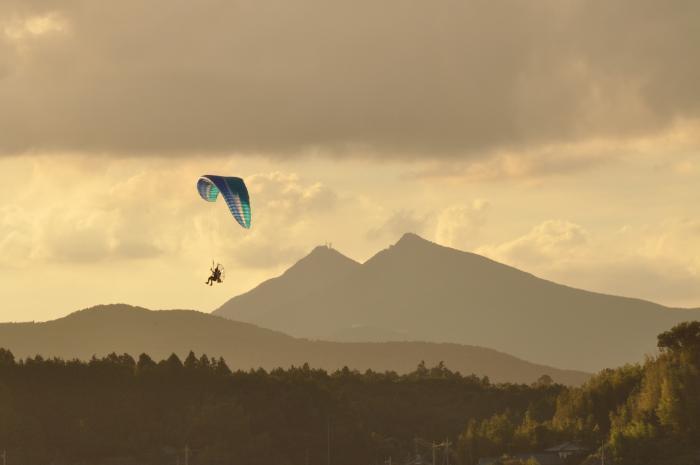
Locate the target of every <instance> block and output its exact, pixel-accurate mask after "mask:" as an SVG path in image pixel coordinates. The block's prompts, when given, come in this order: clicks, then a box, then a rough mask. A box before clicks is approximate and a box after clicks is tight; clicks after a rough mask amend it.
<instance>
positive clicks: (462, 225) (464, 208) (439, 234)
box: [435, 199, 490, 249]
mask: <svg viewBox="0 0 700 465" xmlns="http://www.w3.org/2000/svg"><path fill="white" fill-rule="evenodd" d="M489 210H490V204H489V202H488V201H486V200H483V199H476V200H473V201H472V202H471V203H470V204H468V205H452V206H449V207H447V208H445V209H443V210H442V211H440V213H439V214H438V216H437V219H436V225H435V240H436V241H437V242H438V243H440V244H443V245H447V246H450V247H455V248H458V249H467V248H470V247H472V246H474V245H475V244H476V243H477V241H478V239H479V232H480V230H481V228H482V226H483V225H484V223H485V222H486V218H487V217H488V213H489Z"/></svg>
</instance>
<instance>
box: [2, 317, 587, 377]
mask: <svg viewBox="0 0 700 465" xmlns="http://www.w3.org/2000/svg"><path fill="white" fill-rule="evenodd" d="M0 347H3V348H6V349H9V350H11V351H12V352H13V353H14V355H15V356H17V357H21V358H26V357H30V356H34V355H37V354H39V355H42V356H43V357H62V358H65V359H73V358H77V359H83V360H88V359H90V358H91V357H92V356H93V355H97V356H103V355H106V354H109V353H111V352H116V353H129V354H130V355H132V356H134V357H137V356H138V355H140V354H141V353H147V354H148V355H150V356H151V357H153V358H154V359H163V358H166V357H167V356H169V355H170V354H171V353H176V354H178V355H179V356H180V357H184V356H185V355H186V354H187V353H188V352H189V351H190V350H194V351H195V352H196V353H198V354H201V353H206V354H207V355H209V356H216V357H218V356H223V357H224V359H225V360H226V361H227V363H228V364H229V366H230V367H231V368H233V369H255V368H258V367H262V368H265V369H268V370H269V369H273V368H277V367H289V366H291V365H295V366H301V365H303V364H304V363H309V365H311V366H312V367H315V368H323V369H326V370H335V369H340V368H342V367H344V366H348V367H349V368H352V369H358V370H366V369H372V370H374V371H387V370H390V371H396V372H398V373H406V372H410V371H412V370H413V369H415V367H416V366H417V364H418V363H419V362H420V361H421V360H424V361H425V363H426V364H427V365H428V366H434V365H436V364H437V363H439V362H440V361H443V362H445V364H446V365H447V366H448V367H449V368H450V369H452V370H455V371H460V372H461V373H463V374H465V375H466V374H472V373H474V374H476V375H477V376H488V377H489V378H490V379H491V380H492V381H496V382H525V383H530V382H534V381H535V380H536V379H537V378H539V376H541V375H543V374H548V375H550V376H551V377H552V378H553V379H554V380H557V381H559V382H561V383H564V384H570V385H572V384H573V385H576V384H581V383H582V382H584V381H585V380H586V379H588V377H589V376H590V375H589V374H587V373H583V372H580V371H575V370H562V369H558V368H552V367H548V366H544V365H540V364H536V363H532V362H528V361H525V360H521V359H518V358H516V357H513V356H511V355H508V354H505V353H502V352H499V351H495V350H492V349H488V348H484V347H476V346H467V345H459V344H449V343H444V344H436V343H429V342H381V343H376V342H375V343H340V342H327V341H311V340H307V339H300V338H294V337H291V336H288V335H286V334H283V333H281V332H278V331H273V330H269V329H266V328H260V327H257V326H255V325H253V324H250V323H241V322H236V321H231V320H227V319H225V318H222V317H218V316H215V315H211V314H208V313H202V312H197V311H195V310H159V311H153V310H148V309H145V308H143V307H132V306H129V305H126V304H111V305H102V306H96V307H91V308H87V309H83V310H80V311H77V312H74V313H71V314H69V315H67V316H65V317H63V318H59V319H57V320H52V321H48V322H39V323H36V322H26V323H0Z"/></svg>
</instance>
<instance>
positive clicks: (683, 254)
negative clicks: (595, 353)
mask: <svg viewBox="0 0 700 465" xmlns="http://www.w3.org/2000/svg"><path fill="white" fill-rule="evenodd" d="M698 17H700V3H698V2H696V1H690V0H689V1H684V0H674V1H668V2H658V1H651V0H620V1H616V2H603V1H594V0H589V1H583V0H550V1H548V0H542V1H538V2H523V1H516V0H505V1H502V2H492V1H485V0H483V1H478V0H469V1H456V0H432V1H430V2H428V1H419V0H410V1H406V0H401V1H399V0H387V1H384V2H376V1H369V0H354V1H345V0H334V1H328V0H299V1H296V2H289V1H287V0H236V1H218V0H206V1H202V2H197V3H196V4H192V3H191V2H185V1H178V0H175V1H172V0H168V1H166V0H154V1H150V2H141V1H136V0H123V1H120V2H91V1H88V0H56V1H38V0H36V1H34V0H6V1H4V2H2V3H0V302H1V306H0V321H33V320H36V321H44V320H49V319H54V318H57V317H60V316H63V315H66V314H68V313H70V312H72V311H75V310H78V309H81V308H85V307H88V306H92V305H96V304H101V303H112V302H124V303H130V304H134V305H142V306H146V307H149V308H154V309H166V308H192V309H197V310H202V311H211V310H213V309H215V308H217V307H218V306H219V305H221V304H222V303H223V302H224V301H225V300H227V299H228V298H230V297H232V296H234V295H237V294H239V293H241V292H245V291H246V290H248V289H250V288H252V287H253V286H255V285H256V284H258V283H259V282H261V281H262V280H264V279H267V278H269V277H272V276H275V275H278V274H279V273H281V272H282V271H283V270H284V269H286V268H287V267H288V266H290V265H291V264H293V263H294V262H295V261H296V260H298V259H300V258H301V257H303V256H304V255H305V254H307V253H308V252H309V251H310V250H311V249H312V248H313V247H314V246H316V245H319V244H324V243H329V242H330V243H332V244H333V247H334V248H336V249H338V250H339V251H340V252H342V253H344V254H346V255H348V256H349V257H351V258H354V259H356V260H358V261H364V260H366V259H367V258H369V257H371V256H372V255H373V254H374V253H376V252H377V251H379V250H381V249H383V248H385V247H387V246H388V245H389V244H391V243H393V242H395V241H396V240H397V239H398V238H399V237H400V236H401V235H402V234H403V233H405V232H415V233H418V234H420V235H421V236H423V237H425V238H427V239H429V240H432V241H435V242H437V243H439V244H442V245H446V246H450V247H454V248H457V249H460V250H466V251H471V252H475V253H479V254H482V255H485V256H487V257H490V258H492V259H494V260H498V261H500V262H503V263H507V264H509V265H512V266H516V267H518V268H520V269H523V270H525V271H528V272H531V273H533V274H535V275H537V276H541V277H543V278H546V279H551V280H554V281H557V282H561V283H564V284H567V285H571V286H574V287H580V288H584V289H590V290H594V291H599V292H606V293H612V294H620V295H626V296H633V297H640V298H644V299H649V300H652V301H655V302H659V303H663V304H666V305H669V306H687V307H700V203H699V202H698V200H700V182H699V181H700V93H699V92H697V83H698V82H700V56H699V55H698V54H697V50H696V48H697V45H696V44H698V43H700V29H699V28H697V24H696V23H697V21H696V18H698ZM202 174H223V175H234V176H241V177H243V178H245V180H246V183H247V184H248V188H249V190H250V192H251V199H252V200H251V202H252V211H253V221H252V223H253V226H252V228H251V229H250V230H248V231H246V230H243V229H242V228H240V227H238V226H237V224H236V223H235V222H234V221H233V220H232V218H231V217H230V216H229V215H228V212H227V210H226V208H225V206H224V205H223V204H222V203H220V202H217V203H215V204H208V203H206V202H203V201H202V200H201V199H200V198H199V196H198V195H197V192H196V189H195V184H196V181H197V179H198V177H199V176H200V175H202ZM212 260H216V261H220V262H222V263H223V264H224V265H225V267H226V281H225V283H224V284H223V285H219V286H215V287H209V286H204V281H205V280H206V278H207V274H208V268H209V266H210V264H211V261H212Z"/></svg>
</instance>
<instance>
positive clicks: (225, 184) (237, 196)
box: [197, 174, 250, 229]
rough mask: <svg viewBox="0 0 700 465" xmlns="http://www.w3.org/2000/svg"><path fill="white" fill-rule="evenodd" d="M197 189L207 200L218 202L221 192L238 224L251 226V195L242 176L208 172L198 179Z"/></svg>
mask: <svg viewBox="0 0 700 465" xmlns="http://www.w3.org/2000/svg"><path fill="white" fill-rule="evenodd" d="M197 190H198V191H199V195H200V196H201V197H202V198H203V199H204V200H206V201H207V202H216V197H218V195H219V193H221V195H222V196H223V198H224V201H225V202H226V205H227V206H228V209H229V210H230V211H231V214H232V215H233V217H234V218H235V219H236V221H238V224H240V225H241V226H243V227H244V228H246V229H249V228H250V196H249V195H248V189H247V188H246V186H245V183H244V182H243V180H242V179H241V178H235V177H232V176H216V175H212V174H207V175H204V176H202V177H201V178H199V181H197Z"/></svg>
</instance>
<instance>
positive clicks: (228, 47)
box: [0, 0, 700, 157]
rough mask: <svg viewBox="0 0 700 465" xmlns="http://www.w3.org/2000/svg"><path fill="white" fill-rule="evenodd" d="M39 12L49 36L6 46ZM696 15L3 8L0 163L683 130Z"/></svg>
mask: <svg viewBox="0 0 700 465" xmlns="http://www.w3.org/2000/svg"><path fill="white" fill-rule="evenodd" d="M48 14H52V15H53V16H51V17H52V18H54V19H53V20H54V21H57V22H59V23H61V24H63V26H62V29H63V30H54V31H49V32H45V33H27V34H25V35H24V36H21V37H18V34H17V33H14V34H11V33H8V30H10V29H11V28H15V29H14V30H15V31H16V30H17V28H18V27H20V26H21V25H22V24H23V21H26V20H28V19H30V18H36V17H38V16H43V15H48ZM698 18H700V2H697V1H695V0H688V1H683V0H679V1H668V2H659V1H656V0H621V1H615V2H609V1H602V0H600V1H596V0H590V1H571V0H550V1H546V0H545V1H535V2H524V1H502V2H494V1H486V0H484V1H457V0H435V1H417V0H416V1H406V0H386V1H382V2H377V1H374V0H353V1H328V0H298V1H294V2H291V1H289V0H239V1H214V0H209V1H202V2H196V3H192V2H186V1H172V0H158V1H149V2H142V1H136V0H122V1H118V2H93V1H89V0H83V1H78V0H76V1H68V0H66V1H62V2H31V1H27V0H10V1H9V2H3V5H2V6H0V108H2V110H1V111H0V153H5V154H13V153H21V152H31V151H54V150H55V151H60V150H71V151H73V150H77V151H87V152H96V151H104V152H107V153H120V154H142V153H156V154H161V153H164V154H176V153H189V154H191V153H215V152H224V151H262V152H267V153H270V154H290V153H295V152H299V151H301V150H305V149H314V148H320V149H323V150H327V151H331V152H333V153H336V154H343V153H348V148H350V149H356V148H362V149H367V152H369V153H374V154H377V155H378V156H421V155H431V156H445V157H449V156H466V155H470V154H475V153H483V152H485V151H488V150H490V149H494V148H500V147H512V146H518V147H521V146H531V145H537V144H543V143H549V142H561V141H576V140H581V139H586V138H589V137H597V136H603V137H609V136H610V137H626V136H633V135H636V134H646V133H650V132H654V131H658V130H661V129H663V128H665V127H667V126H669V125H670V124H672V123H673V122H674V121H676V120H678V119H682V118H695V117H697V116H698V113H699V110H700V93H698V92H697V83H698V82H700V59H699V58H698V56H699V55H698V54H697V44H698V43H700V28H698V27H697V19H698ZM8 28H10V29H8ZM35 29H36V28H35ZM35 32H36V31H35ZM361 151H362V150H361Z"/></svg>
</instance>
